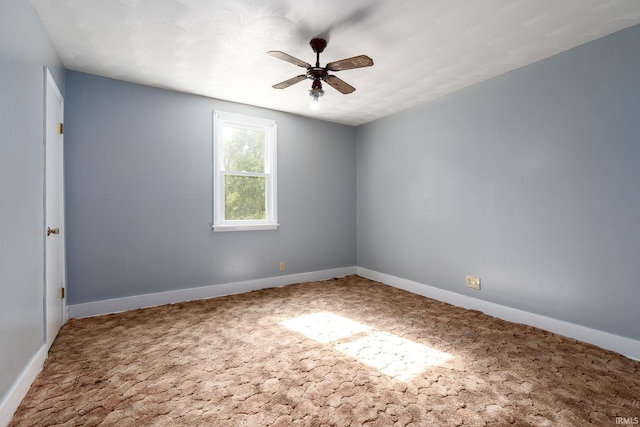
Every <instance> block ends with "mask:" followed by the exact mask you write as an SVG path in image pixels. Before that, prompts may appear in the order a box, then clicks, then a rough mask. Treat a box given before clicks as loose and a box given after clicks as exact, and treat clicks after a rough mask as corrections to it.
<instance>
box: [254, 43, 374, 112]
mask: <svg viewBox="0 0 640 427" xmlns="http://www.w3.org/2000/svg"><path fill="white" fill-rule="evenodd" d="M309 44H310V45H311V49H313V51H314V52H315V53H316V65H315V66H312V65H311V64H309V63H308V62H304V61H302V60H300V59H298V58H295V57H293V56H291V55H289V54H287V53H284V52H281V51H279V50H270V51H268V52H267V54H269V55H271V56H273V57H275V58H278V59H282V60H283V61H287V62H290V63H292V64H294V65H297V66H298V67H302V68H306V69H307V72H306V73H305V74H300V75H299V76H296V77H292V78H290V79H288V80H285V81H283V82H280V83H278V84H275V85H273V88H275V89H285V88H288V87H289V86H292V85H294V84H296V83H299V82H301V81H303V80H306V79H311V80H313V83H312V84H311V90H310V91H309V95H311V96H312V97H313V100H312V101H311V108H312V109H314V110H317V109H318V107H319V104H318V98H319V97H321V96H322V95H324V90H322V82H323V81H324V82H327V83H328V84H329V85H330V86H332V87H333V88H334V89H336V90H337V91H338V92H340V93H343V94H345V95H346V94H348V93H351V92H353V91H355V90H356V88H355V87H353V86H351V85H350V84H348V83H347V82H345V81H344V80H342V79H340V78H338V77H336V76H334V75H332V74H329V72H330V71H343V70H351V69H354V68H362V67H370V66H372V65H373V60H372V59H371V58H369V57H368V56H367V55H359V56H354V57H352V58H345V59H341V60H339V61H333V62H329V63H328V64H327V65H326V66H324V67H321V66H320V54H321V53H322V52H323V51H324V49H325V48H326V47H327V41H326V40H325V39H322V38H314V39H311V42H309Z"/></svg>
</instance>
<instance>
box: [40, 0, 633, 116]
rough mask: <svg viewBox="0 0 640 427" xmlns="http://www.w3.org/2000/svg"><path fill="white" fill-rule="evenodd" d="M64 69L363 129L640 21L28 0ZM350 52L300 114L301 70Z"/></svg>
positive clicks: (270, 3)
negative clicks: (345, 66) (359, 64)
mask: <svg viewBox="0 0 640 427" xmlns="http://www.w3.org/2000/svg"><path fill="white" fill-rule="evenodd" d="M31 3H32V4H33V6H34V7H35V9H36V10H37V12H38V14H39V15H40V17H41V19H42V22H43V23H44V25H45V27H46V29H47V31H48V33H49V36H50V37H51V40H52V42H53V44H54V46H55V48H56V50H57V51H58V53H59V55H60V57H61V59H62V62H63V63H64V65H65V66H66V67H67V68H68V69H71V70H77V71H83V72H87V73H91V74H97V75H101V76H106V77H112V78H116V79H120V80H126V81H131V82H137V83H142V84H146V85H151V86H157V87H161V88H168V89H173V90H177V91H182V92H188V93H194V94H200V95H204V96H208V97H212V98H219V99H224V100H229V101H235V102H240V103H246V104H251V105H256V106H260V107H266V108H271V109H275V110H281V111H287V112H291V113H294V114H301V115H305V116H310V117H316V118H319V119H322V120H329V121H333V122H338V123H345V124H351V125H359V124H362V123H366V122H369V121H371V120H374V119H377V118H380V117H384V116H387V115H389V114H393V113H395V112H398V111H402V110H404V109H407V108H410V107H413V106H415V105H418V104H421V103H424V102H426V101H429V100H432V99H435V98H438V97H441V96H443V95H445V94H448V93H451V92H454V91H456V90H459V89H461V88H463V87H466V86H469V85H472V84H474V83H477V82H480V81H482V80H485V79H488V78H491V77H493V76H496V75H499V74H502V73H505V72H507V71H510V70H513V69H515V68H518V67H522V66H524V65H527V64H530V63H532V62H535V61H538V60H541V59H544V58H547V57H549V56H551V55H555V54H557V53H559V52H562V51H564V50H567V49H570V48H572V47H575V46H578V45H580V44H583V43H586V42H588V41H591V40H594V39H597V38H600V37H603V36H605V35H608V34H611V33H613V32H615V31H618V30H621V29H623V28H626V27H629V26H632V25H635V24H638V23H640V1H639V0H348V1H345V0H323V1H319V0H31ZM318 35H323V36H325V38H327V39H328V41H329V45H328V46H327V48H326V50H325V51H324V53H323V54H322V55H321V57H320V62H321V65H322V66H324V65H325V64H326V63H327V62H331V61H334V60H338V59H343V58H347V57H351V56H355V55H360V54H366V55H368V56H370V57H371V58H372V59H373V60H374V63H375V65H374V66H373V67H369V68H361V69H355V70H347V71H340V72H336V73H334V74H336V75H337V76H338V77H340V78H341V79H343V80H345V81H346V82H347V83H349V84H351V85H352V86H355V87H356V88H357V90H356V91H355V92H354V93H352V94H349V95H343V94H341V93H339V92H337V91H336V90H334V89H333V88H331V87H330V86H329V85H325V92H326V94H325V96H324V97H322V98H320V104H321V108H320V110H319V111H315V112H314V111H311V110H310V109H309V101H310V97H309V95H308V91H309V89H310V88H311V81H310V80H305V81H303V82H301V83H298V84H296V85H294V86H291V87H289V88H287V89H282V90H277V89H273V88H272V87H271V85H273V84H275V83H278V82H281V81H283V80H286V79H288V78H290V77H294V76H296V75H298V74H304V70H303V69H302V68H299V67H296V66H295V65H292V64H290V63H287V62H284V61H281V60H278V59H276V58H274V57H271V56H269V55H267V54H266V52H267V51H268V50H280V51H284V52H286V53H288V54H290V55H293V56H295V57H297V58H300V59H302V60H304V61H305V62H309V63H312V64H313V63H315V54H314V53H313V51H312V50H311V48H310V47H309V40H310V39H311V38H312V37H314V36H318Z"/></svg>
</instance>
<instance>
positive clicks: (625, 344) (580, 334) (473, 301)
mask: <svg viewBox="0 0 640 427" xmlns="http://www.w3.org/2000/svg"><path fill="white" fill-rule="evenodd" d="M357 274H358V275H360V276H362V277H366V278H367V279H371V280H375V281H377V282H381V283H384V284H387V285H390V286H393V287H395V288H399V289H403V290H405V291H409V292H411V293H414V294H418V295H422V296H425V297H429V298H433V299H435V300H438V301H442V302H446V303H449V304H452V305H456V306H459V307H464V308H468V309H472V310H479V311H482V312H483V313H485V314H488V315H490V316H494V317H497V318H499V319H503V320H508V321H510V322H514V323H523V324H525V325H529V326H535V327H537V328H540V329H544V330H546V331H549V332H553V333H556V334H558V335H563V336H565V337H569V338H573V339H576V340H579V341H583V342H586V343H589V344H593V345H596V346H598V347H601V348H604V349H607V350H612V351H615V352H616V353H620V354H622V355H624V356H627V357H629V358H631V359H634V360H640V341H637V340H633V339H630V338H625V337H621V336H619V335H614V334H610V333H608V332H603V331H599V330H597V329H591V328H587V327H584V326H580V325H576V324H574V323H569V322H565V321H562V320H557V319H553V318H550V317H546V316H541V315H539V314H534V313H530V312H528V311H524V310H519V309H516V308H512V307H507V306H504V305H500V304H496V303H492V302H488V301H483V300H480V299H477V298H473V297H469V296H466V295H462V294H458V293H455V292H451V291H446V290H444V289H439V288H434V287H433V286H428V285H424V284H422V283H418V282H414V281H411V280H407V279H403V278H401V277H396V276H392V275H389V274H385V273H380V272H377V271H373V270H369V269H366V268H362V267H357Z"/></svg>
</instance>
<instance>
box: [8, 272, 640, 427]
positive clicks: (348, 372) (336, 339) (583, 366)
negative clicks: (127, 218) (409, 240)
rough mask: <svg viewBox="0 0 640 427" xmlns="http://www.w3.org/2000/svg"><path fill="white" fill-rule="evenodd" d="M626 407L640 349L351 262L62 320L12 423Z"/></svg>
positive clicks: (335, 422)
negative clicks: (356, 272) (336, 275)
mask: <svg viewBox="0 0 640 427" xmlns="http://www.w3.org/2000/svg"><path fill="white" fill-rule="evenodd" d="M635 417H640V362H637V361H633V360H631V359H628V358H626V357H623V356H621V355H619V354H616V353H613V352H610V351H606V350H603V349H600V348H597V347H594V346H592V345H589V344H585V343H582V342H578V341H575V340H572V339H568V338H565V337H561V336H559V335H556V334H553V333H550V332H546V331H542V330H540V329H536V328H533V327H529V326H525V325H521V324H514V323H509V322H506V321H503V320H500V319H497V318H494V317H491V316H487V315H485V314H482V313H480V312H478V311H472V310H466V309H462V308H458V307H454V306H451V305H449V304H445V303H442V302H438V301H434V300H432V299H429V298H424V297H421V296H418V295H414V294H411V293H408V292H405V291H402V290H399V289H395V288H393V287H390V286H386V285H383V284H380V283H377V282H373V281H370V280H367V279H364V278H362V277H358V276H348V277H344V278H340V279H333V280H327V281H320V282H310V283H303V284H297V285H290V286H285V287H282V288H273V289H265V290H261V291H256V292H249V293H245V294H240V295H232V296H226V297H220V298H214V299H209V300H201V301H192V302H186V303H179V304H172V305H166V306H161V307H153V308H147V309H140V310H134V311H129V312H125V313H119V314H113V315H107V316H99V317H92V318H86V319H72V320H70V321H69V322H67V324H65V326H64V327H63V328H62V330H61V332H60V334H59V336H58V338H57V339H56V341H55V342H54V344H53V346H52V347H51V350H50V354H49V358H48V360H47V361H46V363H45V366H44V369H43V371H42V372H41V373H40V374H39V375H38V377H37V378H36V380H35V382H34V383H33V385H32V386H31V389H30V390H29V392H28V394H27V396H26V397H25V399H24V400H23V402H22V404H21V405H20V407H19V408H18V410H17V411H16V413H15V415H14V418H13V420H12V422H11V423H10V426H12V427H18V426H213V427H226V426H232V427H233V426H287V427H288V426H531V425H533V426H592V425H593V426H598V427H602V426H615V425H616V424H625V423H627V424H628V423H633V421H634V420H637V418H635ZM636 423H637V421H636Z"/></svg>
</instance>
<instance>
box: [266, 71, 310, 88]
mask: <svg viewBox="0 0 640 427" xmlns="http://www.w3.org/2000/svg"><path fill="white" fill-rule="evenodd" d="M306 79H307V76H306V75H305V74H300V75H299V76H295V77H292V78H290V79H289V80H285V81H283V82H280V83H278V84H275V85H273V88H274V89H286V88H288V87H289V86H292V85H294V84H296V83H300V82H301V81H303V80H306Z"/></svg>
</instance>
